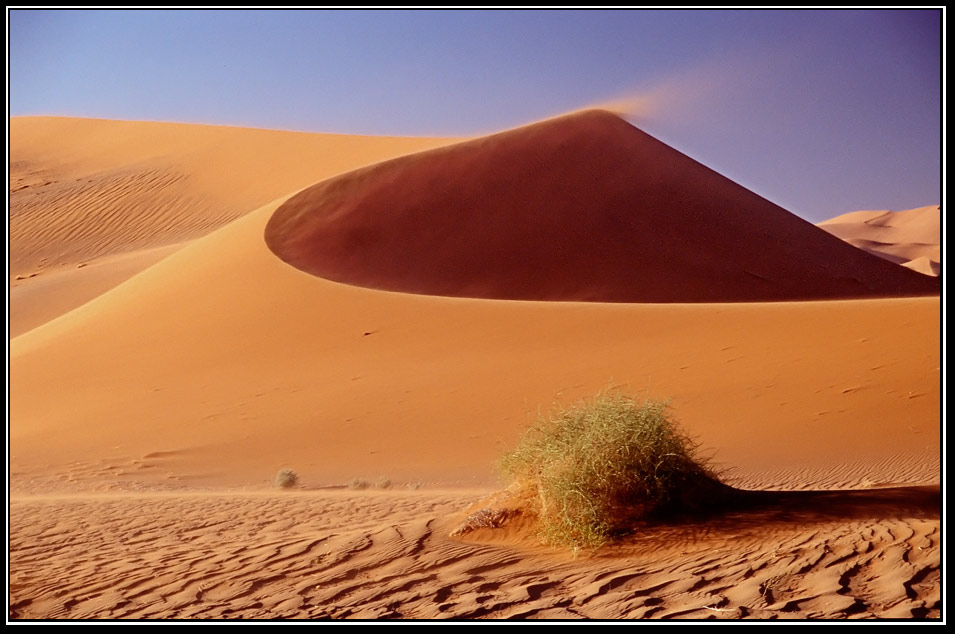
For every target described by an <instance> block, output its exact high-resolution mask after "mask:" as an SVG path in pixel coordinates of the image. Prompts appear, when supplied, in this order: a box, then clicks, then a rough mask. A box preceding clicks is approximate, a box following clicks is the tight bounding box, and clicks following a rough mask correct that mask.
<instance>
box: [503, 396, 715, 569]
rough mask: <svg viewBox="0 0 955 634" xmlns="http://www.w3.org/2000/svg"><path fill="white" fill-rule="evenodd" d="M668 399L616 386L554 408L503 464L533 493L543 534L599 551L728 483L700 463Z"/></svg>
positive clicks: (520, 488)
mask: <svg viewBox="0 0 955 634" xmlns="http://www.w3.org/2000/svg"><path fill="white" fill-rule="evenodd" d="M696 450H697V445H695V444H694V443H693V442H692V441H691V440H690V439H689V438H688V437H687V436H686V435H685V434H683V433H682V432H681V431H680V429H679V428H678V427H677V425H676V424H675V423H674V422H673V420H672V419H671V417H670V414H669V412H668V406H667V404H666V403H660V402H655V401H650V400H647V401H644V402H638V401H637V400H635V399H634V398H632V397H630V396H627V395H625V394H621V393H619V392H617V391H608V392H604V393H601V394H598V395H597V396H596V397H595V398H593V399H592V400H589V401H583V402H581V403H578V404H577V405H574V406H572V407H570V408H563V407H559V406H558V407H555V409H554V410H553V412H552V413H551V415H550V416H548V417H541V418H540V420H539V421H538V424H537V425H536V426H535V427H533V428H531V429H530V430H528V432H527V433H526V434H525V435H524V437H523V439H522V441H521V443H520V445H519V446H518V448H517V449H516V450H514V451H513V452H511V453H509V454H507V455H506V456H504V457H503V458H502V460H501V467H502V470H503V472H504V474H505V475H507V476H509V477H510V478H511V479H512V480H514V482H515V488H516V490H517V493H518V494H519V495H524V496H527V497H528V498H529V499H532V500H533V501H534V502H533V505H534V506H535V507H536V508H535V509H534V510H536V512H537V515H538V518H539V521H540V524H541V537H542V538H543V540H544V542H545V543H548V544H552V545H569V546H571V547H572V548H573V549H574V551H575V552H576V551H577V550H579V549H581V548H589V549H596V548H599V547H600V546H601V545H602V544H604V543H606V542H607V541H608V540H610V539H612V538H613V537H614V536H617V535H620V534H623V533H626V532H628V531H629V530H631V529H632V527H633V523H634V522H635V521H638V520H642V519H650V518H656V517H661V516H665V515H667V514H671V513H674V512H679V511H686V510H691V509H693V508H702V507H703V506H705V505H706V504H707V503H709V501H710V500H712V499H716V498H718V497H719V496H718V495H717V493H718V492H720V491H722V490H723V488H724V485H722V484H720V483H719V481H718V479H717V477H716V475H715V474H714V473H713V471H712V470H710V469H709V468H708V467H707V466H705V465H704V464H702V463H701V461H700V460H699V459H698V458H697V455H696Z"/></svg>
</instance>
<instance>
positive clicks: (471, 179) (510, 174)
mask: <svg viewBox="0 0 955 634" xmlns="http://www.w3.org/2000/svg"><path fill="white" fill-rule="evenodd" d="M266 242H267V243H268V244H269V247H270V248H271V249H272V250H273V251H274V252H275V253H276V254H277V255H278V256H279V257H281V258H282V259H284V260H285V261H287V262H289V263H291V264H292V265H294V266H296V267H298V268H300V269H302V270H304V271H308V272H311V273H314V274H315V275H318V276H321V277H324V278H327V279H333V280H337V281H340V282H346V283H349V284H357V285H360V286H367V287H372V288H381V289H388V290H397V291H404V292H413V293H427V294H433V295H451V296H459V297H485V298H501V299H531V300H571V301H574V300H578V301H579V300H586V301H613V302H704V301H774V300H796V299H800V300H802V299H821V298H849V297H870V296H887V295H892V296H897V295H926V294H932V293H938V291H939V288H938V284H937V283H935V282H933V281H931V280H927V279H925V277H924V276H919V275H913V274H912V272H910V271H908V270H905V269H902V270H900V269H899V268H898V267H891V266H888V265H886V264H885V263H884V262H882V261H880V260H878V259H876V258H872V257H868V256H866V255H865V254H863V253H860V252H858V251H857V250H853V249H850V248H848V247H847V245H846V244H844V243H842V242H841V241H839V240H834V239H833V238H832V237H831V236H829V235H828V234H826V233H825V232H822V231H819V229H818V228H816V227H813V226H812V225H810V224H809V223H807V222H805V221H803V220H802V219H800V218H798V217H796V216H794V215H793V214H790V213H789V212H787V211H785V210H783V209H781V208H780V207H778V206H776V205H773V204H772V203H770V202H769V201H767V200H765V199H762V198H760V197H759V196H756V195H755V194H753V193H752V192H750V191H748V190H746V189H744V188H742V187H740V186H739V185H737V184H735V183H733V182H732V181H729V180H728V179H726V178H724V177H722V176H720V175H719V174H717V173H716V172H714V171H712V170H710V169H709V168H707V167H705V166H703V165H701V164H699V163H697V162H696V161H693V160H692V159H690V158H688V157H686V156H684V155H683V154H680V153H679V152H677V151H675V150H673V149H672V148H670V147H668V146H666V145H664V144H662V143H660V142H659V141H657V140H656V139H654V138H652V137H650V136H648V135H647V134H645V133H643V132H642V131H640V130H638V129H637V128H634V127H633V126H631V125H630V124H629V123H627V122H626V121H624V120H622V119H620V118H619V117H617V116H615V115H612V114H610V113H608V112H604V111H599V110H593V111H584V112H579V113H574V114H572V115H568V116H565V117H559V118H556V119H552V120H549V121H545V122H542V123H538V124H535V125H532V126H526V127H522V128H518V129H516V130H510V131H507V132H504V133H501V134H496V135H492V136H489V137H483V138H481V139H476V140H472V141H466V142H464V143H461V144H456V145H452V146H447V147H443V148H438V149H435V150H432V151H430V152H423V153H418V154H415V155H413V156H408V157H403V158H399V159H395V160H393V161H389V162H386V163H381V164H378V165H374V166H371V167H369V168H366V169H363V170H358V171H355V172H351V173H349V174H346V175H344V176H342V177H339V178H337V179H332V180H329V181H326V182H323V183H320V184H318V185H315V186H313V187H311V188H310V189H308V190H306V191H304V192H302V193H300V194H298V195H296V196H294V197H293V198H291V199H290V200H289V201H288V202H287V203H285V204H284V205H283V206H282V207H281V208H279V209H278V210H277V211H276V213H275V215H274V216H273V217H272V220H271V221H270V223H269V226H268V227H267V229H266Z"/></svg>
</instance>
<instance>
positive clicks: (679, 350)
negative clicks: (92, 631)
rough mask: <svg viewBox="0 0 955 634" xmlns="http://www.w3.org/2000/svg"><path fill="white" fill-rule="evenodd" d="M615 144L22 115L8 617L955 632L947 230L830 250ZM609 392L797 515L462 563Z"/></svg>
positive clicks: (806, 230)
mask: <svg viewBox="0 0 955 634" xmlns="http://www.w3.org/2000/svg"><path fill="white" fill-rule="evenodd" d="M608 117H610V115H605V114H599V113H597V114H595V113H583V114H578V115H573V116H570V117H568V118H564V119H560V120H558V121H556V122H544V124H540V125H538V126H536V127H535V126H531V127H529V128H520V129H517V130H513V131H507V132H504V133H502V134H500V135H491V136H490V137H482V138H480V139H471V140H460V139H411V138H397V137H395V138H389V137H350V136H343V135H331V134H306V133H292V132H279V131H265V130H249V129H239V128H226V127H215V126H197V125H183V124H165V123H144V122H117V121H102V120H89V119H67V118H41V117H37V118H32V117H28V118H14V119H12V120H11V126H10V131H11V141H10V143H11V147H10V151H11V166H10V167H11V181H10V190H11V193H10V260H11V270H10V280H9V283H10V289H9V290H10V315H9V320H10V321H9V327H10V337H11V339H10V359H9V363H10V365H9V390H10V412H9V416H10V418H9V456H10V457H9V490H10V502H9V536H10V542H9V543H10V552H9V562H10V563H9V596H8V600H9V615H8V618H9V619H10V620H47V619H266V620H277V619H347V618H351V619H459V620H465V619H480V618H484V619H509V618H511V619H600V620H616V619H638V618H650V619H662V618H682V619H739V618H753V619H860V618H862V619H865V618H869V619H871V618H881V619H941V618H942V616H943V604H942V599H941V585H942V579H941V575H942V570H941V558H942V556H941V549H942V546H943V545H942V536H941V515H942V504H941V490H940V486H941V481H942V466H943V465H942V451H941V429H942V428H941V366H942V363H941V353H940V349H941V299H940V296H939V292H938V283H937V282H938V278H937V277H934V276H933V275H937V274H938V273H939V272H940V271H941V264H940V248H939V246H938V244H939V242H940V240H939V238H938V232H939V224H938V217H939V216H938V207H922V208H918V209H913V210H911V211H909V212H905V215H902V216H893V215H888V216H887V215H885V212H857V213H855V214H847V215H845V216H841V217H839V218H834V219H833V220H832V221H830V223H829V226H828V227H827V226H826V224H825V223H823V225H821V228H817V227H813V226H812V225H809V224H808V223H804V222H803V221H801V220H798V219H795V217H790V215H789V214H788V213H787V212H785V211H783V210H781V209H779V208H777V207H775V206H773V205H772V204H771V203H768V202H766V201H763V200H762V199H759V198H758V197H756V196H755V195H754V194H750V193H749V192H746V191H745V190H742V188H739V187H738V186H736V185H734V184H732V183H729V182H728V181H725V179H722V177H719V176H718V175H716V174H715V173H713V172H710V171H708V170H706V169H705V168H702V166H698V164H695V163H694V162H692V161H690V160H689V159H687V158H686V157H683V156H682V155H679V156H676V155H674V154H671V152H675V151H672V150H670V149H669V148H666V147H665V146H662V144H661V145H657V144H656V142H655V141H653V140H647V138H644V137H645V135H643V133H642V132H641V133H637V132H634V133H632V134H631V133H630V132H629V131H628V130H629V129H628V128H620V127H619V124H618V123H616V122H615V121H613V120H611V119H609V118H608ZM621 123H622V122H621ZM634 130H635V129H634ZM605 136H606V138H607V140H606V141H604V140H601V139H604V137H605ZM618 137H621V138H623V139H624V140H623V141H620V142H619V143H618V142H617V141H615V140H614V139H617V138H618ZM582 139H583V140H582ZM594 139H597V141H594ZM598 141H599V142H598ZM539 148H545V149H546V152H544V154H543V155H540V154H538V153H535V152H537V151H538V149H539ZM563 152H566V157H568V158H566V160H565V162H564V163H560V169H559V170H557V171H556V172H555V171H553V170H550V171H549V170H548V166H550V167H551V168H553V165H552V164H549V163H548V162H547V161H545V160H543V159H542V158H541V156H544V157H545V158H546V157H555V158H554V161H557V162H559V161H561V160H564V159H562V158H561V157H563V156H564V154H562V153H563ZM588 153H591V154H592V155H593V156H594V157H595V158H594V160H588V161H580V160H576V159H574V160H572V159H573V157H577V159H579V158H580V157H581V156H590V155H591V154H588ZM618 155H619V156H621V157H623V156H639V157H640V160H639V161H636V160H635V162H634V164H633V165H632V166H629V167H628V168H627V169H631V170H633V171H631V172H627V173H626V174H624V175H620V176H614V177H611V178H607V179H604V178H603V177H602V176H601V174H603V173H605V172H607V169H606V166H604V165H602V164H600V162H599V161H600V160H607V161H610V160H611V159H613V160H616V161H618V162H619V159H617V158H614V157H617V156H618ZM598 157H604V158H598ZM608 157H609V158H608ZM577 163H585V164H586V165H588V166H589V167H588V168H587V169H582V171H580V172H578V171H577V169H576V168H575V165H577ZM648 164H654V165H658V166H664V167H660V168H659V169H660V170H661V172H660V173H659V174H656V173H653V170H652V169H651V170H647V174H644V171H643V170H642V168H641V166H642V165H648ZM515 166H517V167H515ZM664 168H665V169H664ZM588 170H589V171H588ZM670 175H676V176H673V178H677V177H678V180H675V181H673V182H670V181H667V182H666V183H665V184H664V185H663V186H661V185H660V183H661V182H663V181H662V180H661V179H666V178H670ZM488 179H490V181H489V180H488ZM492 181H493V182H495V183H502V184H501V185H500V187H497V188H496V189H494V188H491V189H489V186H488V183H489V182H492ZM623 183H627V184H628V185H627V187H630V185H629V183H636V185H634V187H636V189H637V190H638V191H637V194H634V195H633V196H634V197H633V198H626V196H627V195H630V194H628V193H627V192H628V191H630V190H628V189H627V187H623V185H622V184H623ZM492 190H493V191H492ZM489 191H492V193H493V195H489V194H488V192H489ZM542 192H543V193H542ZM673 192H681V193H679V201H680V204H679V205H676V206H674V207H666V203H667V201H668V200H669V198H668V197H669V196H672V195H674V194H673ZM548 196H550V198H548ZM573 197H579V198H573ZM714 197H715V198H717V199H719V200H722V201H724V202H723V203H721V205H718V207H719V208H718V209H717V210H716V211H714V212H713V214H712V215H706V214H705V213H704V212H703V211H701V210H703V209H704V207H700V205H706V204H707V203H706V202H705V201H707V200H710V199H712V198H714ZM572 199H573V200H578V201H595V208H597V209H598V212H599V213H598V212H595V213H593V214H590V215H586V214H579V209H580V204H579V203H574V204H572V202H573V201H572ZM568 201H571V202H568ZM651 203H652V204H651ZM641 205H643V206H641ZM624 208H625V209H628V210H629V209H637V210H638V211H639V212H640V213H638V214H637V216H639V221H634V222H633V223H629V224H628V223H627V222H623V223H622V222H621V221H620V218H621V216H620V210H621V209H624ZM661 209H664V210H665V211H666V210H669V211H666V213H658V210H661ZM673 209H676V210H683V211H682V212H679V211H678V212H673ZM737 210H744V211H745V213H744V212H743V211H740V212H737ZM548 214H552V215H553V216H550V215H548ZM601 214H602V215H601ZM823 229H825V231H823ZM827 232H828V233H827ZM830 234H834V235H830ZM648 236H649V237H648ZM761 239H768V240H771V241H773V244H774V245H776V246H774V247H773V248H766V246H765V245H764V244H761V243H760V240H761ZM933 240H934V243H933ZM409 245H410V246H409ZM598 245H606V248H598ZM875 246H877V247H878V248H875ZM860 247H861V248H860ZM866 250H868V251H870V252H871V253H869V254H867V253H865V251H866ZM355 253H358V254H359V255H358V256H355V255H354V254H355ZM872 253H875V255H873V254H872ZM877 256H878V257H877ZM631 260H632V261H633V262H635V264H633V265H632V266H630V267H628V265H627V264H626V263H627V262H629V261H631ZM820 262H821V263H822V264H821V265H820ZM840 266H841V267H843V268H842V269H839V268H838V267H840ZM588 267H590V268H588ZM631 269H633V270H631ZM833 271H835V272H833ZM701 276H702V277H701ZM827 276H828V277H827ZM933 289H934V290H933ZM610 385H616V386H621V387H622V388H623V389H626V390H628V391H632V392H634V393H638V394H641V395H646V396H648V397H651V398H658V399H667V400H669V402H670V405H671V407H672V411H673V412H674V413H675V415H676V417H677V418H678V419H679V421H680V423H681V424H682V425H683V427H684V428H685V429H686V431H687V432H688V433H689V434H690V435H691V436H692V437H693V438H694V439H695V440H696V441H697V442H699V444H700V445H701V448H702V450H703V452H704V453H705V454H706V456H707V457H708V458H709V459H710V460H711V462H712V464H713V465H714V466H715V467H716V468H717V469H718V470H720V471H721V472H722V473H723V475H724V478H725V480H726V482H727V483H729V484H731V485H733V486H736V487H739V488H742V489H747V490H754V491H763V492H765V494H764V497H762V498H760V502H759V503H758V504H751V505H748V506H746V507H741V508H728V509H726V510H725V511H724V512H722V513H717V514H714V515H711V516H699V517H691V518H685V519H683V520H681V521H678V522H670V523H665V524H664V523H647V524H645V525H639V526H635V527H634V529H635V530H634V532H633V533H632V534H631V535H630V536H628V537H626V538H624V539H623V540H621V541H620V542H619V543H616V544H613V545H611V546H607V547H604V548H601V549H600V550H598V551H597V552H594V553H590V552H580V553H576V554H575V553H573V552H571V551H569V550H567V549H558V548H547V547H544V546H541V545H540V544H539V543H538V542H537V540H536V537H535V533H534V529H533V527H532V526H531V525H530V523H529V522H528V521H527V520H526V517H525V519H523V520H522V519H520V518H518V519H516V520H515V521H513V522H511V523H510V524H508V525H506V526H504V527H502V528H497V529H490V528H482V529H479V530H476V531H473V532H470V533H467V534H464V535H456V536H452V533H455V532H456V529H457V528H458V527H459V526H461V524H462V522H464V521H465V518H466V517H468V515H469V513H471V512H473V511H475V510H476V509H481V508H484V507H493V506H494V504H496V503H497V500H498V499H499V498H498V497H496V496H495V493H496V492H498V491H500V490H501V489H502V487H503V484H502V483H501V482H500V480H499V478H498V475H497V473H496V470H495V462H496V460H497V458H498V457H499V456H500V455H501V453H502V452H504V451H506V450H508V449H510V448H512V447H513V446H514V445H515V443H516V442H517V440H518V438H519V437H520V435H521V433H522V431H523V430H524V429H525V428H526V427H527V426H528V425H531V424H533V423H534V421H535V420H536V417H537V415H538V412H539V411H546V410H547V408H548V407H550V405H551V404H552V403H553V402H554V401H555V400H560V401H562V402H573V401H574V400H576V399H578V398H582V397H587V396H590V395H592V394H594V393H595V392H598V391H600V390H602V389H605V388H607V387H608V386H610ZM281 468H290V469H293V470H294V471H295V472H296V473H297V474H298V475H299V477H300V486H298V487H297V488H295V489H294V490H280V489H278V488H276V487H275V486H274V485H273V478H274V476H275V474H276V472H277V471H278V470H279V469H281ZM359 480H362V481H364V482H366V483H367V484H368V485H369V486H367V487H366V488H356V486H355V482H357V481H359Z"/></svg>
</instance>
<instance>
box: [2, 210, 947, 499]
mask: <svg viewBox="0 0 955 634" xmlns="http://www.w3.org/2000/svg"><path fill="white" fill-rule="evenodd" d="M277 205H278V203H274V204H271V205H267V206H265V207H263V208H261V209H259V210H258V211H256V212H254V213H252V214H249V215H247V216H245V217H244V218H241V219H239V220H237V221H235V222H233V223H231V224H230V225H228V226H226V227H224V228H222V229H220V230H219V231H217V232H215V233H213V234H211V235H209V236H207V237H205V238H202V239H200V240H197V241H195V242H193V243H192V244H191V245H190V246H188V247H186V248H184V249H182V250H180V251H178V252H177V253H175V254H173V255H171V256H169V257H168V258H166V259H165V260H163V261H162V262H160V263H158V264H156V265H155V266H153V267H152V268H150V269H148V270H147V271H145V272H143V273H141V274H140V275H138V276H137V277H135V278H133V279H131V280H130V281H129V282H127V283H125V284H123V285H121V286H119V287H117V288H115V289H114V290H113V291H111V292H109V293H107V294H106V295H103V296H102V297H100V298H99V299H97V300H95V301H93V302H90V303H89V304H86V305H85V306H83V307H81V308H79V309H77V310H75V311H73V312H71V313H69V314H68V315H65V316H64V317H61V318H60V319H57V320H54V321H52V322H50V323H48V324H46V325H44V326H41V327H40V328H37V329H35V330H33V331H31V332H29V333H26V334H25V335H22V336H20V337H17V338H16V339H14V340H13V341H12V342H11V357H10V380H11V383H10V390H11V392H10V443H11V468H12V482H13V485H14V487H15V488H16V489H17V490H36V489H41V490H42V489H43V487H48V486H54V487H64V486H65V487H74V486H75V487H81V488H82V487H107V488H113V487H117V488H123V487H128V486H134V487H135V486H146V487H147V488H149V487H160V488H162V487H172V488H176V487H187V486H234V485H260V484H262V483H266V482H269V481H270V479H271V477H272V476H273V475H274V473H275V471H276V470H277V469H278V468H280V467H292V468H294V469H295V470H296V471H298V472H299V473H300V474H301V475H302V478H303V482H304V483H306V484H308V485H321V484H335V483H343V482H347V481H348V480H349V479H351V478H353V477H366V478H376V477H378V476H381V475H384V476H387V477H390V478H391V479H393V480H397V481H401V480H421V481H425V482H471V481H480V482H485V483H486V482H493V481H494V477H495V476H494V469H493V463H494V460H495V458H496V457H497V456H498V455H499V454H500V453H501V452H502V451H503V450H504V449H507V448H509V447H511V446H513V444H514V442H515V441H516V439H517V436H518V434H519V433H520V431H521V430H522V429H523V428H524V427H525V426H526V425H528V424H530V423H532V422H533V419H534V415H535V413H536V411H537V410H538V408H539V407H543V408H545V409H546V407H547V406H548V404H549V403H550V402H551V400H552V399H553V398H554V396H555V395H556V394H557V393H558V392H562V393H563V397H564V398H567V399H573V398H575V397H577V396H581V395H586V394H591V393H593V392H594V391H596V390H598V389H601V388H603V387H605V386H606V385H607V384H608V383H609V382H611V381H614V382H617V383H624V384H629V386H630V387H631V388H632V389H634V390H646V393H648V394H649V395H650V396H654V397H658V398H671V399H672V404H673V406H674V408H675V411H676V413H677V416H678V417H679V419H680V420H682V421H683V422H684V424H686V426H687V428H688V429H689V431H690V433H691V434H693V435H694V437H696V438H698V439H699V440H700V442H702V443H703V446H704V447H705V448H706V451H707V452H711V453H713V454H715V455H714V457H715V459H716V460H717V461H718V463H720V464H721V465H722V466H724V467H731V468H733V469H734V470H735V472H736V473H737V474H742V476H741V477H742V478H743V481H744V482H746V483H748V484H750V485H759V486H764V485H771V486H782V487H788V488H802V487H806V486H850V485H853V484H855V485H858V484H859V483H860V482H862V481H863V479H869V480H870V481H872V482H898V481H907V482H913V481H914V482H921V481H924V480H926V479H929V480H931V479H932V478H937V475H935V474H937V473H938V458H939V445H938V434H939V429H940V414H939V402H940V399H939V396H940V374H939V365H940V364H939V328H940V325H939V299H938V298H937V297H936V298H911V299H882V300H865V301H835V302H798V303H765V304H745V303H739V304H694V305H671V304H657V305H632V304H600V303H560V302H557V303H552V302H506V301H489V300H473V299H459V298H445V297H433V296H421V295H406V294H397V293H389V292H382V291H376V290H370V289H363V288H358V287H354V286H348V285H342V284H338V283H334V282H329V281H326V280H324V279H321V278H318V277H315V276H312V275H308V274H306V273H303V272H301V271H298V270H296V269H294V268H292V267H290V266H288V265H287V264H285V263H284V262H282V261H281V260H279V259H278V258H276V257H275V256H274V255H273V254H272V253H271V252H270V251H269V250H268V248H267V247H266V245H265V243H264V239H263V231H264V228H265V225H266V222H267V221H268V219H269V218H270V217H271V215H272V213H273V211H274V210H275V208H276V207H277ZM767 473H768V474H769V476H766V474H767ZM753 474H757V475H753ZM759 474H763V475H762V476H760V475H759Z"/></svg>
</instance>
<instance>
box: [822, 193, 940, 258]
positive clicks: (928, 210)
mask: <svg viewBox="0 0 955 634" xmlns="http://www.w3.org/2000/svg"><path fill="white" fill-rule="evenodd" d="M818 226H819V227H820V228H821V229H825V230H826V231H828V232H829V233H831V234H832V235H834V236H837V237H839V238H842V239H843V240H845V241H846V242H848V243H849V244H851V245H853V246H855V247H858V248H860V249H862V250H864V251H868V252H869V253H871V254H873V255H877V256H879V257H881V258H883V259H885V260H888V261H889V262H894V263H896V264H901V265H902V266H905V267H907V268H910V269H912V270H915V271H918V272H919V273H923V274H925V275H932V276H938V275H939V274H940V273H941V269H942V266H941V262H942V218H941V207H940V206H938V205H934V206H929V207H919V208H917V209H909V210H906V211H853V212H851V213H847V214H843V215H841V216H836V217H835V218H831V219H829V220H825V221H823V222H820V223H819V225H818Z"/></svg>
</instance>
